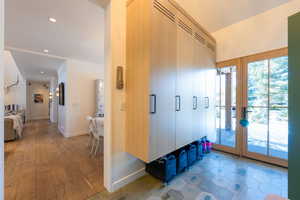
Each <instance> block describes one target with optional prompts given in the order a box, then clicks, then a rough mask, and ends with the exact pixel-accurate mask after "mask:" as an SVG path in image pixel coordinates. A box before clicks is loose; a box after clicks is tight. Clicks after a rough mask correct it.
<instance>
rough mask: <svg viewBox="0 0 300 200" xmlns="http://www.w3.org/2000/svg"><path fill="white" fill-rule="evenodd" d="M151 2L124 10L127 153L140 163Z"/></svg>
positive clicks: (145, 137)
mask: <svg viewBox="0 0 300 200" xmlns="http://www.w3.org/2000/svg"><path fill="white" fill-rule="evenodd" d="M149 5H150V2H148V1H132V2H131V4H130V5H129V6H128V7H127V22H128V23H127V34H126V39H127V43H126V107H127V108H126V143H125V148H126V151H127V152H128V153H130V154H132V155H134V156H136V157H138V158H139V159H141V160H144V161H148V159H149V158H148V155H149V125H150V124H149V108H148V105H149V98H148V95H149V77H150V72H149V71H150V61H149V60H150V54H149V51H150V45H149V42H148V41H149V39H150V35H149V32H150V23H149V20H150V7H149Z"/></svg>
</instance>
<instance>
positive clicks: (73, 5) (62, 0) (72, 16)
mask: <svg viewBox="0 0 300 200" xmlns="http://www.w3.org/2000/svg"><path fill="white" fill-rule="evenodd" d="M102 1H106V0H90V1H88V0H21V1H20V0H6V1H5V45H6V47H13V48H19V49H25V50H30V51H35V52H40V53H43V50H44V49H48V50H49V54H51V55H56V56H61V57H66V58H73V59H78V60H84V61H89V62H93V63H97V64H102V63H103V58H104V26H105V25H104V14H105V12H104V9H103V8H102V7H100V6H99V5H102ZM49 17H53V18H55V19H56V20H57V22H56V23H51V22H49V20H48V18H49ZM19 56H20V58H19ZM14 57H15V58H16V59H17V60H19V62H18V64H19V65H20V68H22V70H24V71H25V72H26V73H27V74H29V73H31V65H34V66H32V68H36V67H37V66H40V67H43V66H42V65H45V66H51V65H53V64H55V63H56V61H55V60H54V61H53V60H52V59H49V58H44V59H42V58H41V56H37V57H38V58H37V59H34V58H35V56H34V55H26V56H25V55H24V53H23V54H21V53H15V55H14ZM30 58H32V59H34V60H31V59H30ZM21 65H22V66H21ZM25 66H26V67H29V68H28V70H27V68H24V67H25ZM43 68H45V67H43ZM51 69H52V68H51ZM27 71H28V72H27Z"/></svg>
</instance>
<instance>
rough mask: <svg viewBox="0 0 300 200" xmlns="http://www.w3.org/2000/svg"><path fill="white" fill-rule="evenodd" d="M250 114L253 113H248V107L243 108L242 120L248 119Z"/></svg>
mask: <svg viewBox="0 0 300 200" xmlns="http://www.w3.org/2000/svg"><path fill="white" fill-rule="evenodd" d="M249 112H252V111H248V108H247V107H243V108H242V118H243V119H248V113H249Z"/></svg>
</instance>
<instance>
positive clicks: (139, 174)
mask: <svg viewBox="0 0 300 200" xmlns="http://www.w3.org/2000/svg"><path fill="white" fill-rule="evenodd" d="M145 174H146V171H145V168H144V167H143V168H142V169H139V170H137V171H135V172H133V173H131V174H129V175H128V176H125V177H123V178H121V179H119V180H117V181H115V182H113V184H112V191H111V192H115V191H117V190H118V189H120V188H122V187H124V186H125V185H127V184H128V183H131V182H133V181H135V180H137V179H138V178H140V177H142V176H144V175H145Z"/></svg>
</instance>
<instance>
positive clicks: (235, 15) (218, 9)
mask: <svg viewBox="0 0 300 200" xmlns="http://www.w3.org/2000/svg"><path fill="white" fill-rule="evenodd" d="M176 1H177V2H178V3H179V4H180V5H181V6H182V7H183V8H184V9H185V10H187V11H188V12H189V13H190V14H191V15H192V16H193V17H195V18H196V20H197V21H198V22H199V23H200V24H201V25H202V26H203V27H204V28H205V29H207V30H208V31H209V32H211V33H213V32H215V31H217V30H220V29H222V28H225V27H227V26H229V25H231V24H235V23H237V22H239V21H242V20H244V19H247V18H249V17H252V16H255V15H257V14H260V13H262V12H264V11H267V10H269V9H271V8H274V7H277V6H279V5H281V4H284V3H287V2H289V1H291V0H176Z"/></svg>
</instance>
